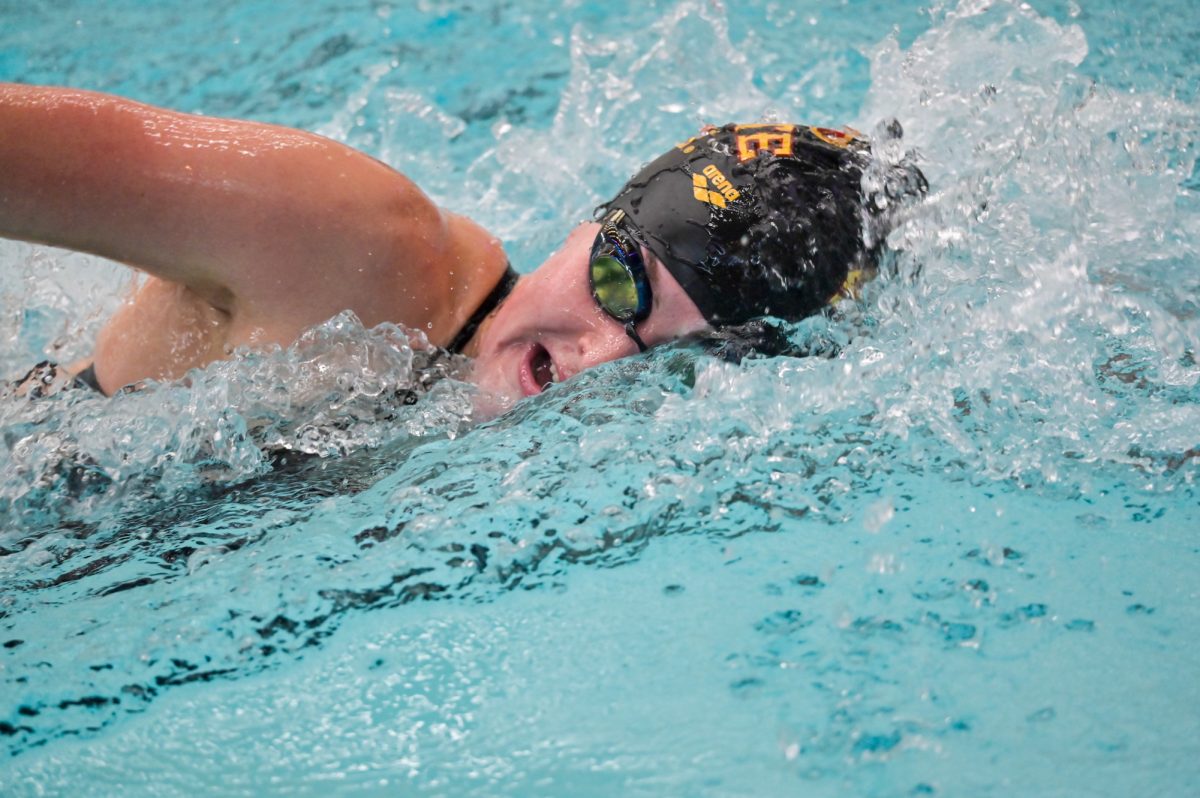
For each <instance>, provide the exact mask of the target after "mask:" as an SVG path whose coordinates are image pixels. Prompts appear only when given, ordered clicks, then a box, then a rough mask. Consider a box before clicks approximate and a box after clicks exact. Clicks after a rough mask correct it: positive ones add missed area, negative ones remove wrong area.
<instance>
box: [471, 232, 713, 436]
mask: <svg viewBox="0 0 1200 798" xmlns="http://www.w3.org/2000/svg"><path fill="white" fill-rule="evenodd" d="M599 230H600V225H599V224H597V223H595V222H588V223H584V224H581V225H579V226H578V227H576V228H575V229H574V230H573V231H572V232H571V234H570V235H569V236H568V237H567V240H566V242H565V243H564V244H563V245H562V247H561V248H560V249H559V250H558V251H557V252H555V253H554V254H552V255H551V256H550V257H549V258H548V259H547V260H546V262H545V263H543V264H542V265H541V266H540V267H539V268H538V269H537V271H535V272H534V273H533V274H530V275H527V276H525V277H522V278H521V280H520V281H519V282H518V283H517V285H516V287H515V288H514V289H513V292H512V294H511V295H510V296H509V297H508V299H506V300H505V301H504V303H503V304H502V305H501V306H500V307H499V308H498V309H497V310H496V311H495V312H494V313H493V314H492V315H491V316H490V317H488V319H487V320H486V321H485V322H484V323H483V325H482V326H481V327H480V329H479V333H478V334H477V335H476V336H475V338H474V339H473V340H472V341H471V343H470V344H469V345H468V346H467V348H466V351H465V353H464V354H466V355H468V356H470V357H473V358H475V366H474V369H473V372H472V382H474V383H475V384H476V385H478V386H479V388H480V389H481V393H482V394H483V395H482V396H481V401H480V404H481V410H482V411H483V412H484V413H485V414H490V412H489V411H491V412H495V411H499V410H503V409H506V408H507V407H511V406H512V404H514V403H515V402H516V401H517V400H519V399H521V398H523V397H526V396H532V395H534V394H537V393H540V392H541V391H542V390H543V389H544V388H545V387H546V386H547V385H549V384H550V383H553V382H562V381H564V380H568V379H570V378H571V377H573V376H574V375H576V374H578V373H579V372H581V371H583V370H585V369H588V368H591V367H593V366H596V365H599V364H600V363H605V362H608V361H610V360H616V359H618V358H622V357H628V356H629V355H635V354H637V353H638V348H637V345H636V344H635V343H634V342H633V340H632V339H631V338H630V337H629V336H628V335H627V334H626V332H625V326H624V325H623V324H622V323H620V322H618V321H617V320H616V319H614V318H613V317H612V316H609V315H608V314H607V313H605V312H604V311H603V310H602V309H601V308H600V306H599V305H598V304H597V303H596V300H595V299H594V298H593V297H592V292H591V285H590V283H589V281H588V262H589V257H590V254H591V247H592V242H593V241H594V240H595V238H596V234H597V232H599ZM642 256H643V259H644V261H645V264H646V272H647V276H648V278H649V280H650V285H651V290H652V292H653V304H652V306H651V311H650V315H649V316H648V317H647V318H646V319H644V320H643V321H641V322H638V324H637V331H638V334H639V335H640V336H641V337H642V340H643V341H645V342H646V344H647V345H648V346H654V345H655V344H660V343H664V342H667V341H671V340H675V339H676V338H680V337H683V336H686V335H688V334H690V333H694V332H697V331H699V330H702V329H704V328H705V327H706V326H707V325H706V322H705V320H704V316H703V315H701V313H700V310H699V309H698V308H697V307H696V305H695V303H693V302H692V300H691V299H690V298H688V296H687V294H686V293H684V291H683V288H681V287H680V285H679V283H678V282H677V281H676V280H675V278H674V277H672V276H671V274H670V272H669V271H667V269H666V268H665V267H664V266H663V265H662V264H661V263H660V262H659V261H658V259H657V258H655V257H654V256H653V255H651V254H650V253H649V252H648V251H646V250H643V251H642Z"/></svg>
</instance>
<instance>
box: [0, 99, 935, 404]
mask: <svg viewBox="0 0 1200 798" xmlns="http://www.w3.org/2000/svg"><path fill="white" fill-rule="evenodd" d="M873 168H874V170H875V175H874V184H876V188H875V189H874V190H872V191H868V192H864V179H863V178H864V171H865V170H866V171H868V172H869V170H871V169H873ZM881 175H882V179H880V176H881ZM867 182H871V181H867ZM925 190H926V184H925V180H924V178H923V177H922V175H921V173H920V172H919V170H917V168H916V167H915V166H913V165H911V163H910V162H909V161H907V160H905V161H904V162H902V163H901V164H900V165H893V166H890V167H888V168H886V169H884V170H882V171H880V169H879V168H878V167H877V166H874V167H873V166H871V149H870V144H869V143H868V142H867V141H866V140H865V139H864V138H863V137H862V136H860V135H859V134H857V133H856V132H855V131H841V130H833V129H827V128H818V127H808V126H799V125H780V124H756V125H727V126H724V127H720V128H716V127H708V128H705V129H704V130H703V131H702V132H701V133H700V134H699V135H697V136H695V137H693V138H690V139H688V140H687V141H684V142H682V143H681V144H679V145H677V146H676V147H674V148H672V149H671V150H670V151H669V152H667V153H665V154H664V155H662V156H660V157H659V158H657V159H656V160H654V161H653V162H651V163H650V164H649V165H648V166H646V167H645V168H644V169H643V170H642V171H641V172H639V173H638V174H637V175H635V176H634V177H633V178H632V179H631V180H630V181H629V182H628V183H627V184H626V185H625V186H624V187H623V188H622V189H621V190H620V191H619V192H618V193H617V195H616V196H615V197H614V198H613V199H612V200H611V201H610V202H608V203H606V204H605V205H603V206H601V208H600V209H598V211H597V217H596V220H595V221H592V222H585V223H583V224H580V225H579V226H578V227H576V228H575V229H574V230H573V231H571V232H570V234H569V235H568V236H567V238H566V241H565V243H564V244H563V245H562V247H561V248H560V249H559V250H558V251H557V252H555V253H554V254H552V255H551V256H550V257H549V258H548V259H547V260H546V262H545V263H543V264H542V265H541V266H540V267H538V268H537V269H536V270H535V271H534V272H532V273H531V274H528V275H526V276H522V277H520V278H518V277H517V276H516V274H515V272H513V271H512V270H511V268H510V266H509V264H508V261H507V259H506V257H505V255H504V251H503V249H502V248H501V245H500V242H499V241H498V240H497V239H496V237H495V236H493V235H491V234H489V233H488V232H487V231H486V230H484V229H483V228H482V227H480V226H479V225H478V224H476V223H475V222H473V221H471V220H470V219H467V218H465V217H463V216H460V215H458V214H455V213H452V212H450V211H447V210H445V209H443V208H439V207H437V206H436V205H435V204H434V203H433V202H431V201H430V200H429V198H428V197H426V196H425V194H424V193H422V192H421V190H420V188H418V187H417V186H416V185H415V184H414V183H413V182H412V181H411V180H409V179H408V178H406V177H405V176H404V175H402V174H400V173H398V172H396V171H395V170H393V169H391V168H389V167H388V166H386V165H384V164H382V163H380V162H379V161H377V160H375V159H374V158H371V157H369V156H367V155H365V154H363V153H360V152H358V151H356V150H353V149H351V148H349V147H346V146H344V145H342V144H339V143H337V142H335V141H331V140H329V139H326V138H322V137H320V136H317V135H314V134H311V133H306V132H303V131H300V130H293V129H290V128H284V127H277V126H273V125H266V124H260V123H256V122H247V121H238V120H226V119H213V118H208V117H202V116H194V115H189V114H183V113H177V112H174V111H169V110H165V109H161V108H155V107H151V106H147V105H142V104H140V103H135V102H131V101H128V100H124V99H121V98H118V97H114V96H111V95H105V94H99V93H93V92H86V91H79V90H74V89H61V88H50V87H37V86H27V85H14V84H0V235H3V236H5V237H9V238H15V239H20V240H24V241H31V242H36V243H41V244H47V245H51V246H58V247H66V248H69V249H75V250H79V251H83V252H89V253H93V254H96V255H100V256H103V257H106V258H110V259H112V260H115V261H119V262H121V263H124V264H127V265H129V266H131V267H133V268H136V269H139V270H141V271H143V272H146V273H147V274H148V275H150V277H149V279H148V280H146V281H145V282H143V283H142V285H141V287H140V288H139V289H138V290H137V292H136V293H135V294H134V295H133V296H131V297H129V299H128V300H127V301H126V302H125V303H124V304H123V305H122V307H121V308H120V309H119V310H118V311H117V312H116V313H115V315H114V316H113V317H112V318H111V319H109V320H108V321H107V323H106V324H105V326H104V327H103V329H102V330H101V332H100V334H99V335H98V337H97V340H96V344H95V348H94V353H93V356H92V357H91V358H89V359H87V360H85V361H83V362H80V363H77V364H72V365H70V366H66V367H64V368H63V369H61V370H60V371H59V372H56V373H54V375H53V378H52V380H51V381H53V379H58V380H60V381H62V380H68V381H69V380H71V379H73V378H78V379H79V380H80V381H87V382H90V384H92V385H93V386H94V387H95V388H96V389H98V390H100V391H101V392H103V393H108V394H111V393H112V392H114V391H116V390H119V389H120V388H122V387H123V386H129V385H135V384H137V383H138V382H140V381H143V380H146V379H154V380H171V379H177V378H179V377H182V376H183V375H184V374H185V373H186V372H187V371H188V370H190V369H193V368H197V367H202V366H204V365H206V364H208V363H211V362H212V361H214V360H217V359H220V358H223V357H226V356H227V355H226V353H228V352H232V351H234V350H235V349H237V348H238V347H263V346H267V345H272V344H277V345H280V346H287V345H289V344H291V343H292V342H293V341H294V340H295V339H296V338H297V337H298V336H299V335H300V334H301V333H302V332H303V331H304V330H306V329H308V328H310V327H312V326H314V325H316V324H320V323H321V322H324V321H325V320H327V319H329V318H330V317H332V316H334V315H335V314H337V313H340V312H342V311H345V310H351V311H353V312H354V313H355V314H356V315H357V316H358V317H359V319H361V320H362V322H363V323H364V324H365V325H366V326H368V327H371V326H374V325H376V324H379V323H382V322H392V323H397V324H401V325H404V326H406V327H409V328H413V329H418V330H424V331H427V332H428V337H429V340H430V342H431V343H433V344H435V345H437V346H441V347H446V348H449V349H451V350H454V351H459V352H461V353H463V354H465V355H467V356H469V357H471V358H473V359H474V366H473V370H472V372H471V374H472V377H471V379H472V381H473V382H474V383H475V384H476V385H478V387H479V388H480V389H481V392H480V394H481V396H482V397H484V399H483V403H484V404H486V406H485V407H481V411H482V412H483V414H485V415H492V414H495V413H498V412H502V411H503V410H505V409H507V408H508V407H511V406H512V404H513V403H515V402H516V401H517V400H519V399H520V398H522V397H525V396H530V395H533V394H537V393H540V392H541V391H542V390H544V389H545V388H546V387H547V386H548V385H550V384H551V383H554V382H561V381H564V380H569V379H570V378H571V377H573V376H574V375H575V374H578V373H579V372H581V371H583V370H584V369H587V368H590V367H592V366H595V365H597V364H599V363H603V362H606V361H609V360H615V359H617V358H622V357H626V356H629V355H636V354H637V353H639V352H641V351H645V350H646V349H647V348H649V347H653V346H655V345H658V344H662V343H665V342H668V341H673V340H676V339H679V338H682V337H688V336H695V337H700V338H705V339H709V340H711V341H713V342H714V343H715V345H717V346H723V347H728V348H729V349H731V350H732V351H735V352H738V353H745V352H749V351H762V352H765V353H770V352H771V351H773V350H775V349H777V348H778V346H779V345H780V340H781V339H780V337H779V336H777V335H772V334H771V329H772V328H771V326H770V325H769V324H765V323H763V321H762V320H763V319H766V318H771V319H779V320H784V321H794V320H799V319H801V318H804V317H806V316H809V315H811V314H814V313H817V312H820V311H821V310H822V309H823V308H825V307H827V306H828V305H829V304H830V303H831V302H832V301H834V300H835V299H837V298H838V297H839V296H843V295H848V294H851V293H853V291H854V289H855V286H856V284H857V282H858V281H860V280H861V279H863V278H864V277H866V276H869V275H870V274H871V273H872V272H873V271H874V269H875V268H876V264H877V262H878V258H879V256H880V254H881V243H880V242H881V241H882V239H883V237H884V235H885V234H886V229H887V225H888V220H889V219H890V218H891V215H892V212H893V210H894V209H895V208H896V207H897V205H898V201H899V200H902V199H903V198H905V197H916V196H919V195H920V194H923V193H924V192H925ZM35 371H36V370H35ZM37 373H38V374H40V375H42V378H43V380H44V379H45V378H46V372H45V371H44V370H43V371H40V372H37ZM47 384H49V383H47ZM38 390H41V388H38Z"/></svg>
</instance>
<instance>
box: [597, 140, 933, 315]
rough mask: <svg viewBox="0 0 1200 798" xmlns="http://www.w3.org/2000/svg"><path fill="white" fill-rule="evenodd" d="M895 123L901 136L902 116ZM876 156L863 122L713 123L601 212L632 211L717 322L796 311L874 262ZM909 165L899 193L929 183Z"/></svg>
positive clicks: (638, 227) (817, 305)
mask: <svg viewBox="0 0 1200 798" xmlns="http://www.w3.org/2000/svg"><path fill="white" fill-rule="evenodd" d="M888 130H890V131H891V132H892V133H893V134H894V135H895V136H897V137H898V136H899V126H898V125H896V126H895V127H894V128H889V129H888ZM870 163H871V147H870V144H869V143H868V142H867V141H866V139H864V138H863V137H862V136H861V135H860V134H859V133H858V132H857V131H854V130H847V131H842V130H833V129H830V128H820V127H806V126H800V125H772V124H757V125H726V126H724V127H720V128H714V127H708V128H705V129H704V131H702V132H701V134H700V135H699V136H696V137H693V138H690V139H688V140H687V141H685V142H683V143H682V144H679V145H677V146H676V147H674V148H673V149H672V150H671V151H670V152H667V153H666V154H664V155H662V156H660V157H659V158H658V159H656V160H655V161H653V162H651V163H650V164H649V165H648V166H646V167H645V168H644V169H642V171H640V172H639V173H638V174H637V175H635V176H634V178H633V179H632V180H630V181H629V182H628V183H626V184H625V186H624V187H623V188H622V189H621V190H620V192H618V193H617V196H616V197H615V198H614V199H613V200H612V201H611V202H609V203H607V204H606V205H603V206H601V209H600V212H601V213H608V212H610V211H612V210H614V209H621V210H623V211H625V215H626V224H627V225H628V226H629V228H630V230H631V234H632V235H634V236H635V237H638V238H640V239H641V243H642V244H643V245H644V246H646V248H647V249H649V250H650V251H651V252H653V253H654V254H655V255H656V256H657V257H658V259H659V260H661V261H662V263H663V265H665V266H666V267H667V269H668V270H669V271H670V272H671V274H672V275H673V276H674V277H675V279H676V280H678V281H679V284H680V285H681V286H682V287H683V289H684V291H686V292H687V294H688V296H689V297H691V299H692V301H693V302H695V303H696V306H697V307H698V308H699V309H700V312H701V313H703V314H704V317H705V318H706V319H707V320H708V321H709V323H710V324H712V325H714V326H716V327H728V326H730V325H738V324H743V323H745V322H748V321H751V320H754V319H758V318H761V317H764V316H773V317H776V318H779V319H783V320H787V321H798V320H800V319H802V318H804V317H806V316H810V315H812V314H813V313H816V312H818V311H819V310H820V309H821V308H823V307H825V306H826V305H828V304H829V303H830V302H831V301H832V300H833V299H836V298H837V297H838V296H839V295H841V294H842V293H845V292H848V291H849V290H852V288H853V283H854V282H855V281H856V279H857V278H858V277H860V276H862V275H863V274H864V273H870V272H871V271H872V270H873V269H874V268H875V265H876V261H877V259H878V255H879V250H880V244H879V242H880V241H881V240H882V238H883V235H880V229H879V227H878V226H875V227H874V229H871V230H868V227H869V226H870V225H871V223H872V220H873V219H874V220H878V219H881V218H882V217H883V216H884V215H885V214H884V212H883V209H882V207H881V205H880V203H878V202H876V201H875V200H874V199H873V198H872V199H868V200H866V201H865V200H864V193H863V173H864V171H865V170H867V169H868V168H869V164H870ZM893 171H897V170H895V169H893ZM900 171H902V173H903V176H902V179H900V180H899V181H895V180H893V181H890V182H891V184H892V186H891V188H890V189H889V192H888V193H889V194H892V195H895V194H898V193H899V194H911V195H919V194H923V193H924V192H925V191H926V190H927V184H926V183H925V178H924V177H923V176H922V175H921V173H920V171H919V170H917V169H916V167H915V166H911V165H907V164H906V166H905V168H904V169H903V170H900ZM897 182H898V184H899V185H900V189H899V191H897V189H896V185H897ZM848 283H849V284H850V285H848Z"/></svg>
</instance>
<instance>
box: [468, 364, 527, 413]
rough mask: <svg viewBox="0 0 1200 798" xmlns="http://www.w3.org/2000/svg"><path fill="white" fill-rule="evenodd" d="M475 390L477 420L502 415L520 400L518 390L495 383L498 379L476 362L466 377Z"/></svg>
mask: <svg viewBox="0 0 1200 798" xmlns="http://www.w3.org/2000/svg"><path fill="white" fill-rule="evenodd" d="M468 379H469V380H470V382H471V383H472V384H474V385H475V387H476V389H477V391H476V393H475V397H474V404H475V418H476V420H478V421H490V420H491V419H493V418H496V417H497V416H501V415H504V414H505V413H507V412H508V411H509V410H511V409H512V408H513V405H515V404H516V403H517V401H518V400H520V398H521V395H520V393H519V392H518V391H514V390H512V389H511V388H505V387H504V386H501V385H497V384H496V383H497V382H498V380H497V379H496V378H495V375H494V374H489V373H488V369H486V368H480V366H479V364H478V362H477V363H476V366H475V368H474V369H472V371H471V375H470V377H469V378H468Z"/></svg>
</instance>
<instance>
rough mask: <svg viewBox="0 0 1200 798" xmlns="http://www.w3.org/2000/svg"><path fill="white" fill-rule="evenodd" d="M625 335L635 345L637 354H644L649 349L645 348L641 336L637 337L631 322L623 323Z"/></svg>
mask: <svg viewBox="0 0 1200 798" xmlns="http://www.w3.org/2000/svg"><path fill="white" fill-rule="evenodd" d="M625 334H626V335H628V336H629V337H630V338H632V339H633V342H634V343H635V344H637V347H638V351H639V352H645V351H646V350H647V349H649V348H650V347H648V346H646V342H645V341H643V340H642V338H641V336H639V335H638V334H637V330H636V329H635V328H634V326H633V322H632V321H629V322H626V323H625Z"/></svg>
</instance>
